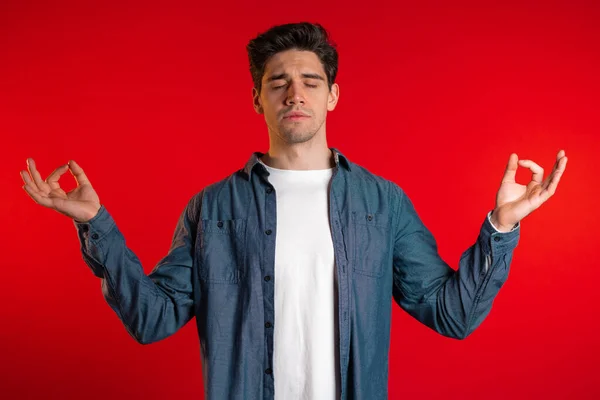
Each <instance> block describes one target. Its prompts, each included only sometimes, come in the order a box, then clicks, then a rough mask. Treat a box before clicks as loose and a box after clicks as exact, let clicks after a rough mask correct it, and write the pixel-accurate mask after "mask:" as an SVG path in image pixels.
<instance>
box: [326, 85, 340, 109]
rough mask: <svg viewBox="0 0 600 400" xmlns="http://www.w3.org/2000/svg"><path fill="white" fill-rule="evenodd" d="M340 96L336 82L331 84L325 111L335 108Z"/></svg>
mask: <svg viewBox="0 0 600 400" xmlns="http://www.w3.org/2000/svg"><path fill="white" fill-rule="evenodd" d="M339 98H340V87H339V85H338V84H337V83H334V84H333V85H331V90H330V91H329V95H328V99H327V111H333V110H335V106H336V105H337V102H338V99H339Z"/></svg>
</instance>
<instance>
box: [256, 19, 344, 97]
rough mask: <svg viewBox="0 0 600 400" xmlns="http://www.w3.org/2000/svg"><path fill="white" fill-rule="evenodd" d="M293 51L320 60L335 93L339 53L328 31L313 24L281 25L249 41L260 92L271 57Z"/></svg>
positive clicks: (257, 87)
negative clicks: (309, 54) (304, 53)
mask: <svg viewBox="0 0 600 400" xmlns="http://www.w3.org/2000/svg"><path fill="white" fill-rule="evenodd" d="M292 49H295V50H308V51H312V52H313V53H315V54H316V55H317V57H319V60H321V64H322V65H323V69H324V70H325V75H326V76H327V84H328V85H329V89H330V90H331V85H333V83H334V82H335V76H336V75H337V69H338V53H337V50H336V49H335V44H334V43H333V42H331V40H330V39H329V35H328V34H327V31H326V30H325V28H323V27H322V26H321V25H319V24H311V23H309V22H300V23H293V24H284V25H277V26H274V27H272V28H270V29H269V30H268V31H266V32H264V33H261V34H260V35H258V36H257V37H256V38H254V39H252V40H250V42H248V45H247V46H246V51H247V52H248V59H249V61H250V74H252V80H253V82H254V87H255V88H256V90H258V92H259V93H260V90H261V83H262V77H263V75H264V73H265V65H266V64H267V61H268V60H269V58H271V57H272V56H274V55H275V54H277V53H279V52H282V51H286V50H292Z"/></svg>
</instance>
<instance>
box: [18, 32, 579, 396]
mask: <svg viewBox="0 0 600 400" xmlns="http://www.w3.org/2000/svg"><path fill="white" fill-rule="evenodd" d="M247 51H248V55H249V60H250V71H251V73H252V77H253V80H254V89H253V103H254V108H255V110H256V112H257V113H259V114H263V115H264V118H265V121H266V124H267V128H268V132H269V138H270V145H269V151H268V152H267V153H266V154H262V153H258V152H257V153H254V154H253V155H252V157H251V158H250V160H249V161H248V163H247V164H246V165H245V167H243V168H242V169H240V170H238V171H236V172H235V173H233V174H232V175H230V176H229V177H228V178H226V179H224V180H222V181H220V182H217V183H214V184H212V185H209V186H207V187H206V188H204V189H203V190H202V191H200V192H199V193H198V194H196V195H195V196H193V197H192V199H191V200H190V201H189V203H188V204H187V206H186V208H185V209H184V211H183V212H182V214H181V216H180V218H179V221H178V224H177V227H176V230H175V233H174V237H173V242H172V246H171V248H170V250H169V252H168V254H167V255H166V256H165V257H164V258H163V259H162V260H161V261H160V262H159V263H158V264H157V266H156V267H155V268H154V270H153V271H152V273H150V274H149V275H148V276H146V275H145V274H144V271H143V268H142V266H141V264H140V262H139V260H138V259H137V257H136V256H135V255H134V254H133V252H132V251H131V250H129V249H128V248H127V246H126V244H125V240H124V238H123V236H122V234H121V233H120V231H119V229H118V228H117V226H116V224H115V221H114V220H113V219H112V217H111V215H110V214H109V212H108V210H107V209H106V208H105V207H104V206H103V205H101V203H100V200H99V198H98V195H97V194H96V192H95V191H94V189H93V188H92V186H91V183H90V181H89V180H88V178H87V177H86V175H85V173H84V171H83V169H82V168H81V167H80V166H79V165H78V164H77V163H75V162H74V161H70V162H69V163H68V164H66V165H63V166H61V167H59V168H57V169H56V170H55V171H54V172H53V173H52V174H50V176H49V177H48V178H47V179H46V181H43V180H42V179H41V177H40V174H39V172H38V171H37V170H36V168H35V163H34V161H33V160H31V159H29V160H28V166H29V173H28V172H27V171H21V174H22V177H23V180H24V181H25V186H24V188H25V190H26V191H27V193H28V194H29V195H30V196H31V197H32V198H33V199H34V200H35V201H36V202H37V203H39V204H41V205H43V206H46V207H49V208H52V209H54V210H56V211H58V212H61V213H63V214H65V215H67V216H69V217H71V218H73V220H74V224H75V226H76V228H77V232H78V235H79V239H80V242H81V251H82V254H83V257H84V260H85V262H86V263H87V264H88V266H89V267H90V268H91V269H92V271H93V272H94V274H95V275H96V276H97V277H98V278H100V279H102V288H103V294H104V296H105V298H106V300H107V302H108V303H109V305H110V306H111V307H112V309H113V310H114V311H115V312H116V313H117V315H118V316H119V318H120V319H121V320H122V322H123V324H124V325H125V327H126V329H127V330H128V332H129V333H130V334H131V335H132V336H133V337H134V338H135V339H136V340H137V341H138V342H140V343H143V344H146V343H152V342H155V341H158V340H161V339H163V338H165V337H167V336H169V335H171V334H173V333H175V332H176V331H177V330H178V329H179V328H180V327H182V326H183V325H184V324H186V323H187V322H188V321H189V320H190V319H191V318H192V317H194V316H195V317H196V323H197V327H198V334H199V338H200V344H201V353H202V362H203V374H204V383H205V394H206V398H207V399H226V398H247V399H272V398H273V397H274V396H275V397H276V398H278V399H334V398H343V399H346V398H356V399H369V400H373V399H384V398H387V384H388V381H387V378H388V376H387V375H388V373H387V372H388V350H389V346H388V345H389V339H390V337H389V336H390V335H389V334H390V316H391V303H392V302H391V299H392V298H393V299H394V301H395V302H396V303H397V304H398V305H399V306H400V307H401V308H402V309H404V310H405V311H407V312H408V313H409V314H410V315H412V316H413V317H414V318H416V319H417V320H419V321H420V322H422V323H423V324H425V325H427V326H428V327H430V328H432V329H434V330H435V331H437V332H439V333H440V334H442V335H445V336H448V337H452V338H457V339H464V338H465V337H467V336H468V335H469V334H470V333H471V332H473V330H474V329H475V328H476V327H477V326H479V325H480V324H481V322H482V321H483V319H484V318H485V317H486V315H487V314H488V313H489V311H490V309H491V306H492V302H493V299H494V297H495V296H496V294H497V293H498V291H499V289H500V287H501V286H502V284H503V283H504V282H505V280H506V279H507V276H508V268H509V265H510V262H511V259H512V254H513V250H514V248H515V246H516V245H517V242H518V239H519V232H520V225H519V221H520V220H521V219H523V218H524V217H525V216H526V215H528V214H529V213H531V212H532V211H533V210H535V209H536V208H538V207H539V206H540V205H541V204H542V203H543V202H545V201H546V200H547V199H548V198H549V197H550V196H552V195H553V194H554V191H555V190H556V187H557V185H558V182H559V180H560V177H561V175H562V173H563V172H564V170H565V167H566V163H567V158H566V157H565V153H564V151H562V150H561V151H560V152H559V153H558V155H557V161H556V164H555V166H554V169H553V171H552V173H551V174H550V175H549V176H548V177H547V178H546V179H545V180H542V178H543V170H542V169H541V167H539V166H538V165H537V164H535V163H534V162H533V161H530V160H520V161H518V159H517V156H516V154H511V156H510V158H509V161H508V166H507V168H506V171H505V174H504V178H503V180H502V183H501V185H500V188H499V191H498V194H497V197H496V207H495V209H494V210H492V211H491V212H490V213H488V215H487V217H485V218H484V220H483V223H482V226H481V229H480V233H479V237H478V238H477V240H476V242H475V243H474V244H473V245H472V246H471V247H469V248H468V249H467V250H466V251H465V252H464V253H463V256H462V257H461V260H460V265H459V269H458V271H454V270H453V269H451V268H450V267H449V266H448V265H447V264H446V263H445V262H444V261H443V260H442V259H441V258H440V256H439V254H438V252H437V248H436V243H435V240H434V238H433V236H432V235H431V233H430V232H429V230H428V229H427V228H426V227H425V226H424V225H423V223H422V222H421V220H420V218H419V216H418V215H417V213H416V211H415V209H414V207H413V205H412V202H411V201H410V199H409V198H408V197H407V196H406V194H405V193H404V191H403V190H402V189H401V188H400V187H399V186H398V185H396V184H395V183H393V182H390V181H387V180H385V179H383V178H381V177H378V176H375V175H373V174H371V173H370V172H368V171H367V170H366V169H364V168H362V167H361V166H359V165H357V164H354V163H352V162H351V161H350V160H348V159H347V158H346V157H344V156H343V155H342V153H340V152H339V151H338V150H336V149H334V148H331V149H330V148H329V147H328V146H327V141H326V134H325V131H326V116H327V112H329V111H333V110H334V109H335V107H336V104H337V102H338V99H339V87H338V85H337V84H336V83H335V76H336V72H337V52H336V50H335V48H334V47H333V46H332V45H331V44H330V43H329V41H328V37H327V33H326V31H325V30H324V29H323V28H322V27H321V26H320V25H314V24H308V23H301V24H287V25H282V26H276V27H273V28H272V29H270V30H268V31H267V32H265V33H263V34H261V35H259V36H258V37H256V38H255V39H253V40H251V41H250V43H249V44H248V46H247ZM519 165H520V166H522V167H525V168H529V169H530V170H531V171H532V173H533V179H532V181H531V182H530V183H529V184H528V185H527V186H523V185H519V184H517V183H516V182H515V174H516V170H517V168H518V166H519ZM67 170H70V171H71V173H72V174H73V175H74V176H75V178H76V180H77V182H78V186H77V188H75V189H74V190H73V191H71V192H69V193H65V192H64V191H62V190H61V189H60V186H59V183H58V180H59V177H60V176H61V175H62V174H63V173H64V172H66V171H67ZM30 175H31V176H30Z"/></svg>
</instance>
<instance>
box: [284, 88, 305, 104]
mask: <svg viewBox="0 0 600 400" xmlns="http://www.w3.org/2000/svg"><path fill="white" fill-rule="evenodd" d="M304 101H305V98H304V89H303V88H302V83H301V82H292V83H291V84H290V86H289V87H288V92H287V98H286V99H285V104H286V105H288V106H291V105H296V104H304Z"/></svg>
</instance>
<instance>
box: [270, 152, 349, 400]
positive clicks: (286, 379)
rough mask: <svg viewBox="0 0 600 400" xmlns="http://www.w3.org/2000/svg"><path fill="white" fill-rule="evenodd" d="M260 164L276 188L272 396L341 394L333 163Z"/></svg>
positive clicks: (293, 399)
mask: <svg viewBox="0 0 600 400" xmlns="http://www.w3.org/2000/svg"><path fill="white" fill-rule="evenodd" d="M263 165H264V166H265V167H266V168H267V170H268V171H269V173H270V175H269V177H268V179H269V182H270V183H271V184H272V185H273V187H274V188H275V193H276V196H277V197H276V199H277V236H276V240H275V321H274V324H273V326H274V337H273V378H274V380H275V399H276V400H299V399H311V400H321V399H322V400H333V399H337V398H339V396H340V392H339V389H340V385H339V366H338V363H337V343H338V330H337V326H338V324H337V314H336V304H337V297H336V293H337V290H336V284H337V279H336V275H335V272H336V271H335V260H334V253H333V241H332V238H331V229H330V226H329V202H328V199H329V181H330V180H331V176H332V173H333V169H325V170H308V171H298V170H282V169H276V168H271V167H269V166H267V165H266V164H264V163H263Z"/></svg>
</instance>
